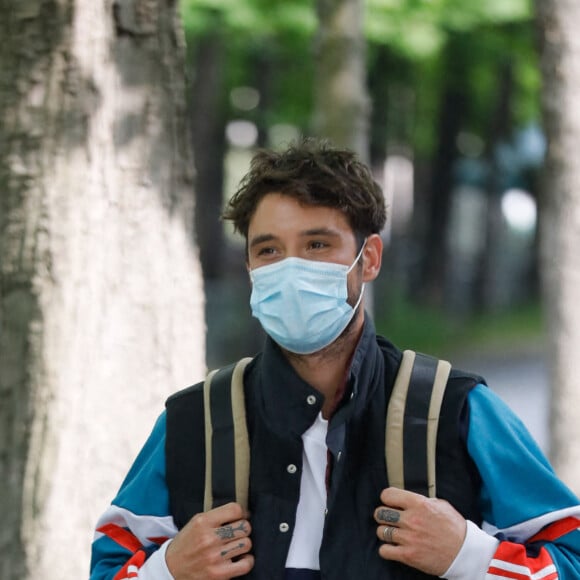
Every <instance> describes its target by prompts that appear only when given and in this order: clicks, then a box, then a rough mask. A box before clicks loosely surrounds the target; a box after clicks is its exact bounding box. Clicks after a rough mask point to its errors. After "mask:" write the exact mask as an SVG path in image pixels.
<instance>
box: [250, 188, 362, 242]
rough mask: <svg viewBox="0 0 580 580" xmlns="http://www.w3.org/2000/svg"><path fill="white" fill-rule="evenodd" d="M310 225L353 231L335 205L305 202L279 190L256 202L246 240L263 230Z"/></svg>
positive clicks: (293, 230)
mask: <svg viewBox="0 0 580 580" xmlns="http://www.w3.org/2000/svg"><path fill="white" fill-rule="evenodd" d="M313 228H329V229H333V230H336V231H337V232H339V233H344V234H349V233H350V234H352V233H353V232H352V228H351V227H350V224H349V222H348V219H347V217H346V216H345V215H344V214H343V213H342V212H341V211H340V210H338V209H336V208H332V207H326V206H320V205H308V204H305V203H301V202H300V201H298V200H297V199H295V198H293V197H291V196H289V195H285V194H281V193H276V192H272V193H268V194H266V195H265V196H264V197H263V198H262V199H261V200H260V202H259V203H258V205H257V206H256V211H255V212H254V214H253V215H252V217H251V219H250V223H249V228H248V240H251V238H252V237H254V236H256V235H263V234H265V233H268V234H274V235H276V233H278V232H279V233H283V232H287V233H298V232H301V231H305V230H309V229H313Z"/></svg>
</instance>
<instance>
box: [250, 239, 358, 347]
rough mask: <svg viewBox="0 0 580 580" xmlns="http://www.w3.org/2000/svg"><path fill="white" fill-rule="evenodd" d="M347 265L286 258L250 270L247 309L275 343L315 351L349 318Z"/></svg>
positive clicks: (350, 313) (326, 342) (323, 345)
mask: <svg viewBox="0 0 580 580" xmlns="http://www.w3.org/2000/svg"><path fill="white" fill-rule="evenodd" d="M363 249H364V244H363V247H362V248H361V250H360V252H359V254H358V256H357V257H356V259H355V261H354V262H353V263H352V265H351V266H350V267H349V266H345V265H343V264H334V263H331V262H317V261H311V260H303V259H302V258H286V259H284V260H281V261H280V262H276V263H274V264H270V265H268V266H262V267H260V268H255V269H254V270H251V271H250V278H251V280H252V295H251V298H250V305H251V307H252V314H253V316H255V317H256V318H257V319H258V320H259V321H260V324H261V325H262V328H263V329H264V330H265V331H266V333H267V334H268V335H270V336H271V337H272V338H273V339H274V340H275V341H276V342H277V343H278V344H279V345H280V346H282V347H283V348H285V349H286V350H289V351H290V352H294V353H296V354H311V353H313V352H317V351H319V350H321V349H323V348H324V347H326V346H328V345H329V344H331V343H332V342H333V341H334V340H336V339H337V338H338V337H339V336H340V334H341V333H342V332H343V330H344V329H345V328H346V327H347V325H348V323H349V322H350V321H351V319H352V317H353V316H354V313H355V311H356V309H357V307H358V305H359V304H360V302H361V300H362V296H363V292H364V284H363V285H362V288H361V293H360V296H359V297H358V300H357V303H356V304H355V306H354V307H353V306H351V305H350V304H349V303H348V302H347V299H348V287H347V276H348V273H349V272H350V271H351V270H352V269H353V268H354V266H355V264H356V263H357V262H358V260H359V259H360V257H361V255H362V252H363Z"/></svg>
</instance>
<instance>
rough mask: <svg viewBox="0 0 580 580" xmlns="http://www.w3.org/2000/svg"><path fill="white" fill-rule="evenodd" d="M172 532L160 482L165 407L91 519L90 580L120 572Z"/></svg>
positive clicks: (132, 566)
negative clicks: (108, 503)
mask: <svg viewBox="0 0 580 580" xmlns="http://www.w3.org/2000/svg"><path fill="white" fill-rule="evenodd" d="M176 533H177V528H176V527H175V524H174V522H173V518H172V517H171V515H170V514H169V495H168V491H167V486H166V483H165V413H163V414H162V415H161V416H160V417H159V419H158V420H157V422H156V424H155V426H154V428H153V431H152V433H151V435H150V436H149V438H148V440H147V441H146V443H145V445H144V446H143V448H142V449H141V451H140V453H139V455H138V456H137V458H136V460H135V462H134V463H133V465H132V467H131V469H130V470H129V473H128V474H127V476H126V478H125V480H124V481H123V483H122V485H121V488H120V490H119V492H118V494H117V496H116V497H115V499H114V500H113V502H112V503H111V506H110V507H109V508H108V509H107V511H106V512H105V513H104V514H103V515H102V516H101V518H100V519H99V521H98V523H97V527H96V532H95V537H94V540H93V545H92V557H91V575H90V578H91V580H116V579H117V578H125V577H127V576H128V571H129V570H131V571H135V570H138V569H139V568H140V567H141V566H142V565H143V564H144V563H145V561H146V560H147V558H148V557H149V556H150V555H151V554H152V553H153V552H155V551H156V550H157V549H158V548H159V547H160V546H161V545H162V544H163V543H164V542H165V541H166V540H167V539H169V538H172V537H173V536H175V534H176Z"/></svg>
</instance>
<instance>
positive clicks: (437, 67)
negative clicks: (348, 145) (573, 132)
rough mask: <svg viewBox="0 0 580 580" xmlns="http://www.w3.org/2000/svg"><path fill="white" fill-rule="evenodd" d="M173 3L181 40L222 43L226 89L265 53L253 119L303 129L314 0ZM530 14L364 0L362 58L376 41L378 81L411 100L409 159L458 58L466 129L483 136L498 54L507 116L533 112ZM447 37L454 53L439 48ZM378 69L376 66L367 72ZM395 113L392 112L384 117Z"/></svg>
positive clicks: (457, 4) (520, 9)
mask: <svg viewBox="0 0 580 580" xmlns="http://www.w3.org/2000/svg"><path fill="white" fill-rule="evenodd" d="M181 6H182V15H183V21H184V26H185V30H186V38H187V40H188V44H189V45H190V47H195V43H196V39H197V38H199V37H200V36H202V35H204V34H207V33H208V32H215V30H216V28H218V29H219V31H220V33H221V35H222V38H223V42H224V45H225V49H226V51H227V57H226V62H227V63H228V64H227V66H228V70H227V73H226V76H227V87H228V90H230V89H231V88H233V87H236V86H240V85H249V86H256V85H257V80H256V72H255V71H256V62H257V60H260V59H261V60H262V61H264V60H267V61H269V66H270V70H271V71H273V73H272V74H271V79H270V81H269V82H270V85H269V86H270V88H269V90H270V95H269V98H268V105H267V108H266V109H265V110H262V111H261V112H260V115H261V120H262V123H266V124H268V125H272V124H276V123H286V124H292V125H295V126H297V127H298V128H299V129H301V130H302V131H304V132H308V127H309V124H310V120H311V115H312V111H311V108H312V102H313V95H312V92H313V75H314V54H313V50H314V42H315V41H314V39H315V34H316V28H317V17H316V11H315V7H316V0H292V1H291V2H289V1H288V0H181ZM531 21H532V9H531V0H486V1H485V2H474V1H473V0H366V3H365V33H366V37H367V43H368V66H369V67H372V66H375V64H374V60H375V53H376V49H377V48H378V47H386V48H387V49H388V51H389V52H390V54H391V55H392V59H391V62H393V63H396V66H393V67H391V68H389V70H385V71H383V72H382V74H384V75H385V76H386V77H387V78H386V79H385V82H386V83H388V84H389V86H390V87H394V88H395V89H396V90H398V91H399V93H398V94H406V95H408V98H409V99H411V100H412V102H409V104H408V105H407V106H406V107H405V113H404V114H405V115H408V116H409V118H408V119H402V120H401V121H400V123H401V124H402V125H404V126H405V127H407V128H408V129H407V133H408V135H407V138H408V141H407V142H406V143H403V144H404V145H409V146H411V148H412V149H413V150H414V151H415V154H416V156H417V157H419V158H428V157H429V156H430V155H431V154H432V153H433V151H434V148H435V144H436V141H437V138H438V136H437V134H436V131H437V119H438V112H439V109H440V104H441V97H442V88H443V86H444V82H445V81H446V80H447V79H448V77H449V74H450V70H451V69H452V68H453V66H454V63H453V60H457V59H458V58H460V59H463V60H464V61H466V65H464V72H463V73H462V74H461V75H460V76H459V80H458V82H461V83H464V84H465V85H466V86H467V87H468V88H467V92H468V94H469V106H468V115H467V118H466V120H465V123H466V126H465V130H466V131H469V132H472V133H475V134H476V135H479V136H480V137H481V138H482V139H485V138H486V137H487V131H488V127H489V121H490V118H492V116H493V111H494V106H495V103H496V102H497V91H498V66H499V65H500V64H501V63H502V62H504V61H506V60H509V61H511V63H512V66H513V69H514V79H515V88H514V94H513V98H512V114H513V122H514V123H515V124H516V125H521V124H525V123H528V122H529V121H530V120H535V119H537V118H538V117H539V105H538V92H539V84H540V81H539V71H538V66H537V60H536V54H535V47H534V43H533V31H532V26H531ZM457 38H461V41H460V42H458V41H457ZM450 39H453V42H454V43H455V45H456V47H457V48H456V50H455V53H454V52H450V51H449V50H447V49H446V47H447V46H448V45H449V43H450ZM193 49H194V48H193ZM258 74H259V73H258ZM380 74H381V71H380V70H377V71H376V73H374V76H375V77H376V76H377V75H380ZM399 89H400V90H399ZM384 105H385V103H383V102H381V103H380V104H378V105H377V106H384ZM386 106H389V104H388V103H386ZM231 114H232V115H237V114H240V113H239V112H236V111H232V112H231ZM253 115H255V113H247V114H246V115H245V116H246V117H247V118H249V119H252V116H253ZM399 116H400V115H399V111H395V112H394V114H391V119H392V118H394V119H399ZM379 139H384V137H383V136H379Z"/></svg>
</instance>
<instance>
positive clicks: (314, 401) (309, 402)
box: [306, 395, 316, 405]
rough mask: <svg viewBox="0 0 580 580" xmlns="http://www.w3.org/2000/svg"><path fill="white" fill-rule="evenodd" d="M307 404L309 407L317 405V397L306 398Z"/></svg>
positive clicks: (309, 396)
mask: <svg viewBox="0 0 580 580" xmlns="http://www.w3.org/2000/svg"><path fill="white" fill-rule="evenodd" d="M306 402H307V403H308V404H309V405H315V404H316V397H315V396H314V395H308V397H306Z"/></svg>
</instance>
